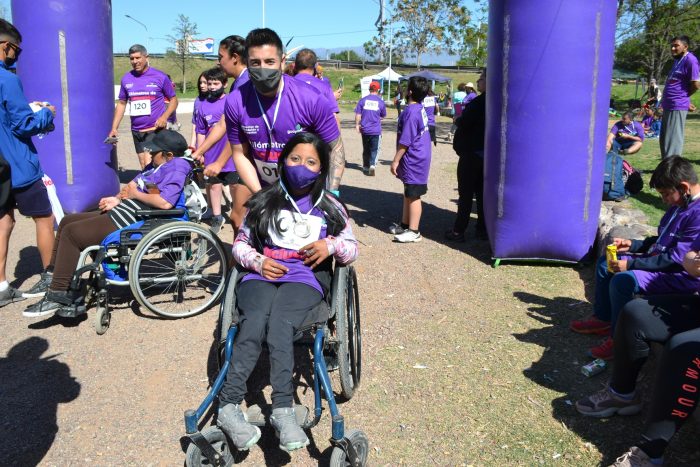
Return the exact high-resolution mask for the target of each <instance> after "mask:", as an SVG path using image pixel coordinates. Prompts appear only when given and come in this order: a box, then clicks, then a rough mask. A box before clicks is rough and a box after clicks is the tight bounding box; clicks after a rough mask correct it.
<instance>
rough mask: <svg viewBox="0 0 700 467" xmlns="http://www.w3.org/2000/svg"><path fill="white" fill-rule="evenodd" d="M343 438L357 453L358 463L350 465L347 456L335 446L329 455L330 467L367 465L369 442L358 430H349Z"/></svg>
mask: <svg viewBox="0 0 700 467" xmlns="http://www.w3.org/2000/svg"><path fill="white" fill-rule="evenodd" d="M345 438H346V439H347V440H348V441H349V442H350V444H352V447H353V448H355V452H356V453H357V458H358V461H359V462H358V463H351V462H350V459H348V455H347V453H346V452H345V451H343V449H342V448H340V447H338V446H336V447H334V448H333V452H332V453H331V461H330V464H329V465H330V467H352V466H356V465H360V466H364V465H367V456H368V454H369V440H368V439H367V436H366V435H365V434H364V433H363V432H361V431H360V430H350V431H349V432H348V433H347V435H346V436H345Z"/></svg>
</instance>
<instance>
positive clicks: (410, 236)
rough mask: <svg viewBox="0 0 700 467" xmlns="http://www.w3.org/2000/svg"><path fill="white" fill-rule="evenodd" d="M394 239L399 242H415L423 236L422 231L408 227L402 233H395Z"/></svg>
mask: <svg viewBox="0 0 700 467" xmlns="http://www.w3.org/2000/svg"><path fill="white" fill-rule="evenodd" d="M394 240H396V241H397V242H399V243H415V242H420V241H421V240H422V237H421V236H420V232H414V231H413V230H411V229H406V230H405V231H403V232H402V233H400V234H398V235H394Z"/></svg>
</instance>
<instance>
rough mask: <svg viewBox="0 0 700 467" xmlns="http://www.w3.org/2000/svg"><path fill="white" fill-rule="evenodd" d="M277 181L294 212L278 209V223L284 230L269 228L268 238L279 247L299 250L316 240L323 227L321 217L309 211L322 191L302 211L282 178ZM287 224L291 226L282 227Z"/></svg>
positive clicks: (318, 201) (317, 202)
mask: <svg viewBox="0 0 700 467" xmlns="http://www.w3.org/2000/svg"><path fill="white" fill-rule="evenodd" d="M279 183H280V185H281V186H282V190H283V191H284V192H285V195H286V196H285V197H286V198H287V199H288V200H289V201H290V202H291V204H292V207H293V208H294V210H295V211H296V212H294V211H288V210H286V209H284V210H282V211H280V214H279V217H278V221H279V223H278V225H279V226H280V228H282V230H284V231H283V232H280V233H279V234H278V233H277V232H276V231H275V229H273V228H270V230H269V232H268V235H269V237H270V240H272V243H274V244H275V245H276V246H278V247H280V248H287V249H290V250H300V249H302V248H303V247H305V246H306V245H308V244H309V243H311V242H312V241H316V240H318V237H319V236H320V235H321V228H322V227H323V223H324V222H323V219H322V218H320V217H318V216H314V215H311V211H313V210H314V209H315V208H316V206H318V204H319V203H320V202H321V199H322V198H323V192H322V193H321V196H319V198H318V200H316V202H315V203H314V205H313V206H312V207H311V209H309V211H308V212H307V213H303V212H301V210H300V209H299V206H298V205H297V204H296V202H295V201H294V199H293V198H292V197H291V196H290V195H289V192H288V191H287V189H286V187H285V186H284V184H283V183H282V180H279ZM288 224H291V225H290V226H289V227H291V228H288V229H284V227H286V226H287V225H288Z"/></svg>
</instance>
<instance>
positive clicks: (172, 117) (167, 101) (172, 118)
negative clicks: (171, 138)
mask: <svg viewBox="0 0 700 467" xmlns="http://www.w3.org/2000/svg"><path fill="white" fill-rule="evenodd" d="M168 81H170V80H168ZM170 86H172V88H173V94H177V92H176V91H175V83H173V82H172V81H170ZM168 104H170V99H165V106H166V107H167V106H168ZM168 121H169V122H170V123H177V112H173V113H171V114H170V116H169V117H168Z"/></svg>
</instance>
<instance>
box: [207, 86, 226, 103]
mask: <svg viewBox="0 0 700 467" xmlns="http://www.w3.org/2000/svg"><path fill="white" fill-rule="evenodd" d="M223 93H224V87H223V86H221V89H217V90H216V91H209V92H207V100H210V101H212V102H213V101H217V100H219V98H220V97H221V95H222V94H223Z"/></svg>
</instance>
